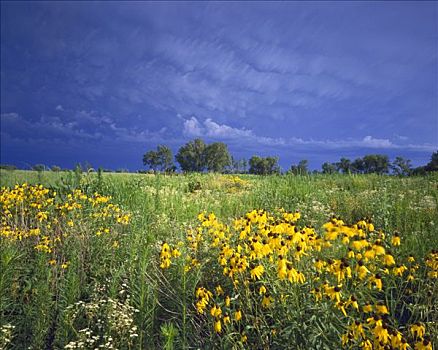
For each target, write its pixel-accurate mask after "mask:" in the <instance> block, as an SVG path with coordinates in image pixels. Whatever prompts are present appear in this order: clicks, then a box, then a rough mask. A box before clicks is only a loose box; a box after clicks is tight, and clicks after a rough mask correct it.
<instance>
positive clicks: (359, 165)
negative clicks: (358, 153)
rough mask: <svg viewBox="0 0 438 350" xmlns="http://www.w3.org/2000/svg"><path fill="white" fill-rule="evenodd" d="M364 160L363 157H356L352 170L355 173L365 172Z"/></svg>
mask: <svg viewBox="0 0 438 350" xmlns="http://www.w3.org/2000/svg"><path fill="white" fill-rule="evenodd" d="M364 166H365V165H364V162H363V159H362V158H356V159H355V160H354V161H353V162H352V163H351V172H353V173H355V174H362V173H363V172H364V169H365V168H364Z"/></svg>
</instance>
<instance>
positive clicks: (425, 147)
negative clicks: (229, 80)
mask: <svg viewBox="0 0 438 350" xmlns="http://www.w3.org/2000/svg"><path fill="white" fill-rule="evenodd" d="M183 124H184V128H183V134H184V136H187V137H204V138H212V139H218V140H224V141H226V140H234V141H238V143H240V144H242V145H245V144H254V143H255V144H260V145H266V146H279V147H283V148H284V147H292V146H304V147H307V148H309V149H315V148H319V149H326V150H336V149H337V150H342V149H375V150H390V149H399V150H403V149H406V150H411V151H430V152H433V151H434V150H436V148H437V145H432V144H417V145H415V144H398V143H395V142H393V141H391V140H390V139H383V138H376V137H373V136H370V135H367V136H364V137H363V138H361V139H353V138H348V139H345V140H316V139H307V140H306V139H303V138H300V137H289V138H282V137H267V136H262V135H256V134H255V133H254V131H253V130H249V129H244V128H241V129H239V128H234V127H231V126H229V125H226V124H219V123H217V122H215V121H213V120H212V119H211V118H207V119H205V120H204V121H199V120H198V118H196V117H195V116H192V117H190V118H189V119H184V123H183Z"/></svg>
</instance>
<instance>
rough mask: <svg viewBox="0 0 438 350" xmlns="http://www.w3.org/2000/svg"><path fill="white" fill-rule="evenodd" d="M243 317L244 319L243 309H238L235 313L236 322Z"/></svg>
mask: <svg viewBox="0 0 438 350" xmlns="http://www.w3.org/2000/svg"><path fill="white" fill-rule="evenodd" d="M241 319H242V311H240V310H237V311H236V312H235V313H234V320H235V321H236V322H239V321H240V320H241Z"/></svg>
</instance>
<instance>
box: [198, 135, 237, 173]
mask: <svg viewBox="0 0 438 350" xmlns="http://www.w3.org/2000/svg"><path fill="white" fill-rule="evenodd" d="M203 158H204V161H205V165H206V168H207V170H208V171H213V172H216V173H220V172H224V170H225V167H227V166H229V165H230V163H231V156H230V152H228V147H227V145H226V144H225V143H222V142H214V143H212V144H210V145H208V146H206V147H205V149H204V157H203Z"/></svg>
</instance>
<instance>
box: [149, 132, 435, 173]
mask: <svg viewBox="0 0 438 350" xmlns="http://www.w3.org/2000/svg"><path fill="white" fill-rule="evenodd" d="M175 160H176V161H177V162H178V164H179V166H180V169H181V171H183V172H205V171H207V172H219V173H249V174H258V175H270V174H280V173H281V169H280V166H279V164H278V160H279V159H278V157H273V156H269V157H260V156H252V157H251V158H250V159H249V160H246V159H240V160H236V159H234V158H233V157H232V156H231V154H230V152H229V151H228V146H227V145H226V144H225V143H223V142H214V143H211V144H206V143H205V142H204V141H203V140H202V139H199V138H197V139H194V140H192V141H189V142H187V143H186V144H185V145H183V146H181V147H180V148H179V150H178V153H177V154H176V155H175ZM143 164H144V165H145V166H147V167H149V169H150V170H153V171H162V172H175V171H176V169H177V167H176V165H175V163H174V162H173V155H172V150H171V149H170V148H169V147H168V146H165V145H159V146H158V147H157V148H156V150H151V151H148V152H147V153H145V154H144V156H143ZM430 171H438V151H437V152H434V153H433V154H432V157H431V160H430V162H429V163H428V164H427V165H425V166H421V167H417V168H413V167H412V165H411V161H410V160H409V159H406V158H403V157H400V156H398V157H396V158H395V159H394V161H392V162H391V161H390V159H389V158H388V156H386V155H383V154H368V155H365V156H364V157H362V158H356V159H354V160H350V159H348V158H345V157H343V158H341V159H340V160H339V162H335V163H330V162H325V163H324V164H322V167H321V171H313V173H315V172H317V173H319V172H321V173H324V174H333V173H343V174H372V173H375V174H389V173H392V174H394V175H398V176H409V175H415V174H424V173H426V172H430ZM287 172H288V173H291V174H294V175H307V174H309V173H310V172H309V169H308V161H307V160H305V159H303V160H301V161H299V162H298V164H292V165H291V167H290V169H289V170H288V171H287Z"/></svg>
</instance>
